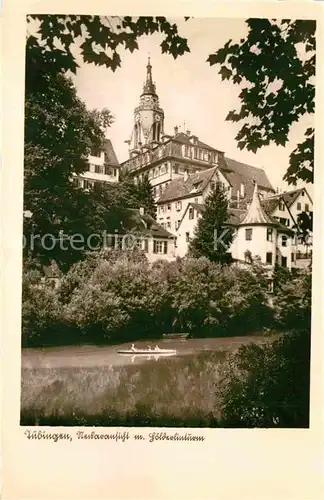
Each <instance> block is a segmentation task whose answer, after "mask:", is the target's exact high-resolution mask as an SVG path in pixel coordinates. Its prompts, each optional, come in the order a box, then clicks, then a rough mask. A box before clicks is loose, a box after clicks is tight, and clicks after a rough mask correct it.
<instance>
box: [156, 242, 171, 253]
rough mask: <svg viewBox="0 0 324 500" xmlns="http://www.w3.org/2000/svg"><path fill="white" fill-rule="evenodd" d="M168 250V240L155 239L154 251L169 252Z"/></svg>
mask: <svg viewBox="0 0 324 500" xmlns="http://www.w3.org/2000/svg"><path fill="white" fill-rule="evenodd" d="M167 252H168V242H167V241H161V240H154V241H153V253H167Z"/></svg>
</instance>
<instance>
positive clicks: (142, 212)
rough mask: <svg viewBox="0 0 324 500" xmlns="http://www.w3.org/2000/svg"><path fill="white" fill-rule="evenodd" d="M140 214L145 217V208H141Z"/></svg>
mask: <svg viewBox="0 0 324 500" xmlns="http://www.w3.org/2000/svg"><path fill="white" fill-rule="evenodd" d="M139 213H140V215H144V213H145V209H144V207H140V209H139Z"/></svg>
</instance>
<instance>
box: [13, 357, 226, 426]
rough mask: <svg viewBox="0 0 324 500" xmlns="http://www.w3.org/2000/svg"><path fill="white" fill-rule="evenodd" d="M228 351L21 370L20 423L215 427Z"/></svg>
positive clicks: (218, 418)
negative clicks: (122, 363)
mask: <svg viewBox="0 0 324 500" xmlns="http://www.w3.org/2000/svg"><path fill="white" fill-rule="evenodd" d="M227 356H228V352H226V351H212V352H201V353H199V354H195V355H192V356H191V355H187V356H184V357H179V358H169V359H161V360H159V361H158V362H156V361H149V362H146V363H143V364H141V365H130V366H119V367H117V366H115V367H99V366H98V367H93V368H57V369H54V368H33V369H27V368H23V369H22V393H21V425H61V426H69V425H70V426H73V425H74V426H76V425H83V426H87V425H88V426H123V425H124V426H157V427H217V426H218V425H219V421H220V419H221V400H220V396H219V392H220V391H219V388H220V386H221V385H222V384H224V381H225V380H226V370H227V369H228V363H227Z"/></svg>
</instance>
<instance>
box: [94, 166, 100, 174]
mask: <svg viewBox="0 0 324 500" xmlns="http://www.w3.org/2000/svg"><path fill="white" fill-rule="evenodd" d="M95 172H96V174H100V167H99V165H95Z"/></svg>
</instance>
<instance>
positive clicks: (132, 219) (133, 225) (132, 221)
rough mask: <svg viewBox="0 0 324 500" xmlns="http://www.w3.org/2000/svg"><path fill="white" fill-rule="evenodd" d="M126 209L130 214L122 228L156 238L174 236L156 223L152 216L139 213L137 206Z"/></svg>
mask: <svg viewBox="0 0 324 500" xmlns="http://www.w3.org/2000/svg"><path fill="white" fill-rule="evenodd" d="M127 211H128V212H129V215H130V216H129V218H128V223H127V224H126V226H124V229H127V230H129V231H136V232H140V233H141V234H146V235H147V236H153V237H157V238H174V235H173V234H171V233H169V231H167V230H166V229H164V228H163V227H162V226H161V225H160V224H158V223H157V222H156V220H154V219H153V217H151V216H150V215H148V214H145V213H144V215H141V214H140V211H139V209H138V208H128V209H127Z"/></svg>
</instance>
